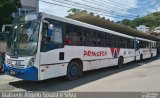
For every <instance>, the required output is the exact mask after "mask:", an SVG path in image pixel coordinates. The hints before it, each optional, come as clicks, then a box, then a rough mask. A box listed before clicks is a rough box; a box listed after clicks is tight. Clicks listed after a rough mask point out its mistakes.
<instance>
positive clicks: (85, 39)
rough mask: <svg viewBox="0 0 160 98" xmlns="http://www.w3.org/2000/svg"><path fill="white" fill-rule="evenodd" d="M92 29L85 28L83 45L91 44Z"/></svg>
mask: <svg viewBox="0 0 160 98" xmlns="http://www.w3.org/2000/svg"><path fill="white" fill-rule="evenodd" d="M89 34H90V31H89V29H86V28H84V30H83V45H84V46H89V45H90V36H89Z"/></svg>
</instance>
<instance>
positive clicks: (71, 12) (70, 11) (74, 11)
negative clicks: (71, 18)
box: [67, 8, 81, 15]
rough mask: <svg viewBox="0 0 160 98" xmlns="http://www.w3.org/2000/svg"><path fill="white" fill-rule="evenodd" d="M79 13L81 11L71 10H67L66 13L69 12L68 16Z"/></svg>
mask: <svg viewBox="0 0 160 98" xmlns="http://www.w3.org/2000/svg"><path fill="white" fill-rule="evenodd" d="M80 11H81V9H77V8H71V9H69V10H68V11H67V12H69V14H68V15H72V14H75V13H78V12H80Z"/></svg>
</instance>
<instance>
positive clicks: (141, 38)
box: [136, 37, 155, 42]
mask: <svg viewBox="0 0 160 98" xmlns="http://www.w3.org/2000/svg"><path fill="white" fill-rule="evenodd" d="M136 39H138V40H143V41H149V42H155V41H152V40H148V39H144V38H139V37H136Z"/></svg>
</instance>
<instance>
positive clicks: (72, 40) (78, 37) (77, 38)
mask: <svg viewBox="0 0 160 98" xmlns="http://www.w3.org/2000/svg"><path fill="white" fill-rule="evenodd" d="M66 45H78V46H80V45H82V28H81V27H78V26H75V25H71V24H67V25H66Z"/></svg>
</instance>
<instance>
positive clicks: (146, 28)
mask: <svg viewBox="0 0 160 98" xmlns="http://www.w3.org/2000/svg"><path fill="white" fill-rule="evenodd" d="M136 29H137V30H139V31H141V32H145V33H147V32H149V27H146V26H145V25H139V26H138V27H136Z"/></svg>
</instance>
